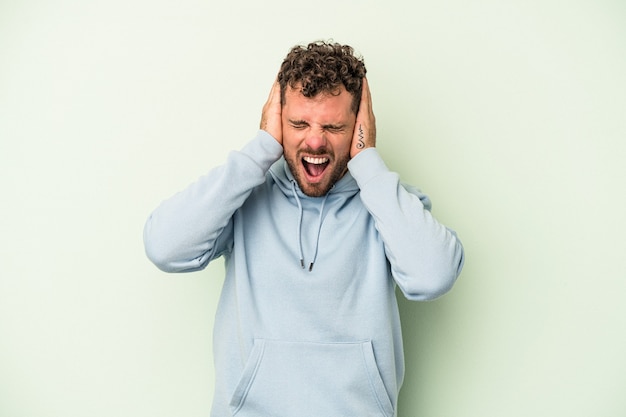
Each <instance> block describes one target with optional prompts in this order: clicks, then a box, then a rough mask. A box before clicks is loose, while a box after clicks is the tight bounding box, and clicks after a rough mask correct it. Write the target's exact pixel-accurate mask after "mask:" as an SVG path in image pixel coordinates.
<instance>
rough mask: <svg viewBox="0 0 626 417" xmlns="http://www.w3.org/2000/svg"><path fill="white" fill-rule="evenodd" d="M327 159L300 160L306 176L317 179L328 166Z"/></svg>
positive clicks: (307, 158)
mask: <svg viewBox="0 0 626 417" xmlns="http://www.w3.org/2000/svg"><path fill="white" fill-rule="evenodd" d="M328 163H329V159H328V158H326V157H313V156H305V157H304V158H302V165H303V166H304V170H305V171H306V173H307V175H308V176H310V177H312V178H317V177H319V176H320V175H322V174H323V173H324V171H325V170H326V167H327V166H328Z"/></svg>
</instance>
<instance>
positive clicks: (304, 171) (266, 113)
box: [260, 78, 376, 197]
mask: <svg viewBox="0 0 626 417" xmlns="http://www.w3.org/2000/svg"><path fill="white" fill-rule="evenodd" d="M287 88H288V89H287V91H285V104H284V106H281V103H280V85H279V84H278V82H275V83H274V85H273V86H272V89H271V91H270V95H269V97H268V100H267V102H266V103H265V105H264V106H263V112H262V116H261V124H260V127H261V129H263V130H265V131H266V132H268V133H269V134H270V135H272V136H273V137H274V138H275V139H276V140H277V141H278V143H280V144H281V145H282V146H283V152H284V155H285V160H286V161H287V163H288V165H289V168H290V169H291V172H292V174H293V176H294V178H295V179H296V181H297V182H298V186H299V187H300V189H301V190H302V192H304V193H305V194H306V195H309V196H312V197H320V196H323V195H325V194H326V193H327V192H328V191H329V190H330V189H331V188H332V186H333V185H334V184H335V183H336V182H337V181H338V180H339V179H340V178H341V177H343V175H344V174H345V173H346V172H347V169H348V168H347V163H348V161H349V160H350V159H351V158H354V157H356V156H357V155H358V154H359V153H360V152H361V151H363V150H364V149H367V148H371V147H375V146H376V119H375V117H374V113H373V111H372V98H371V94H370V90H369V85H368V83H367V79H366V78H364V79H363V92H362V94H361V102H360V107H359V112H358V114H356V115H355V114H354V112H353V111H352V109H351V103H352V94H351V93H349V92H347V91H346V89H345V88H344V87H343V85H342V86H340V88H339V90H338V92H339V94H328V93H320V94H318V95H317V96H315V97H312V98H307V97H304V96H303V95H302V94H301V93H300V89H299V88H298V86H296V88H291V87H287ZM320 162H321V163H320Z"/></svg>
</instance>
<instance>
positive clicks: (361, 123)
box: [350, 77, 376, 158]
mask: <svg viewBox="0 0 626 417" xmlns="http://www.w3.org/2000/svg"><path fill="white" fill-rule="evenodd" d="M375 146H376V117H374V111H373V110H372V95H371V94H370V88H369V84H368V83H367V78H365V77H364V78H363V91H362V93H361V104H360V105H359V113H358V114H357V115H356V123H355V125H354V135H353V136H352V146H351V147H350V157H351V158H354V157H355V156H356V155H357V154H358V153H359V152H361V151H362V150H363V149H367V148H373V147H375Z"/></svg>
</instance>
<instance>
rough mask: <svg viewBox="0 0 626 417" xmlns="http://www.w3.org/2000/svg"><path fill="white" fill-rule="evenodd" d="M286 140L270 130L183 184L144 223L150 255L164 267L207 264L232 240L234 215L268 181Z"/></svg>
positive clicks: (174, 268)
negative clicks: (194, 179)
mask: <svg viewBox="0 0 626 417" xmlns="http://www.w3.org/2000/svg"><path fill="white" fill-rule="evenodd" d="M282 152H283V148H282V146H281V145H280V144H279V143H278V142H277V141H276V140H275V139H274V138H273V137H272V136H271V135H270V134H268V133H267V132H265V131H262V130H261V131H259V132H258V134H257V136H256V137H255V138H254V139H253V140H252V141H250V142H249V143H248V144H246V145H245V146H244V147H243V148H242V149H241V150H240V151H233V152H231V153H230V154H229V156H228V158H227V161H226V163H225V164H224V165H221V166H219V167H216V168H214V169H213V170H211V171H210V172H209V173H208V174H206V175H205V176H203V177H201V178H199V179H198V180H197V181H196V182H195V183H193V184H191V185H190V186H189V187H187V188H186V189H185V190H183V191H181V192H179V193H177V194H175V195H174V196H172V197H170V198H169V199H167V200H165V201H163V202H162V203H161V204H160V205H159V206H158V207H157V208H156V209H155V210H154V211H153V212H152V214H151V215H150V216H149V217H148V220H147V221H146V224H145V226H144V233H143V237H144V246H145V250H146V255H147V256H148V258H149V259H150V260H151V261H152V262H153V263H154V264H155V265H156V266H157V267H158V268H159V269H161V270H163V271H166V272H191V271H196V270H200V269H203V268H204V267H206V265H207V264H208V263H209V262H210V261H211V260H213V259H215V258H217V257H219V256H220V255H221V254H222V253H223V252H224V251H226V250H229V249H230V247H231V245H232V216H233V214H234V213H235V211H236V210H237V209H238V208H239V207H241V206H242V205H243V203H244V202H245V201H246V199H247V198H248V196H249V195H250V193H251V192H252V189H253V188H254V187H256V186H258V185H260V184H262V183H263V182H264V181H265V174H266V173H267V171H268V169H269V168H270V166H271V165H272V164H273V163H274V162H275V161H277V160H278V159H279V158H280V156H281V155H282Z"/></svg>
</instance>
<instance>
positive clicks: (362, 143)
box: [356, 125, 365, 149]
mask: <svg viewBox="0 0 626 417" xmlns="http://www.w3.org/2000/svg"><path fill="white" fill-rule="evenodd" d="M363 137H364V134H363V126H362V125H359V142H358V143H357V144H356V147H357V149H363V148H364V147H365V142H364V140H363Z"/></svg>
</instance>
